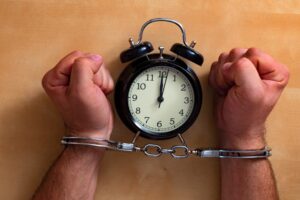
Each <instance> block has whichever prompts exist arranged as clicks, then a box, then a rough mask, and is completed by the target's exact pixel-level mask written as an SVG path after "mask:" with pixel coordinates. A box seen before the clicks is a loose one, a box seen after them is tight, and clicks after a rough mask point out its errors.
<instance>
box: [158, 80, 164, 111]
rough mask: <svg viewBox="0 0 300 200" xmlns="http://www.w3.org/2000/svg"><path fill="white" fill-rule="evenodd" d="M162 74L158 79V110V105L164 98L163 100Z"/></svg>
mask: <svg viewBox="0 0 300 200" xmlns="http://www.w3.org/2000/svg"><path fill="white" fill-rule="evenodd" d="M163 79H164V77H163V74H161V78H160V86H159V96H158V98H157V101H158V103H159V104H158V107H159V108H160V104H161V102H163V101H164V98H163Z"/></svg>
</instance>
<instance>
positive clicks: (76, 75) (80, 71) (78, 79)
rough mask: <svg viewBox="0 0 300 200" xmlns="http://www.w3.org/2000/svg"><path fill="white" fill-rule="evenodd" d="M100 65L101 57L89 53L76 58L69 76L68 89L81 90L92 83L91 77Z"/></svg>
mask: <svg viewBox="0 0 300 200" xmlns="http://www.w3.org/2000/svg"><path fill="white" fill-rule="evenodd" d="M101 65H102V57H101V56H99V55H89V56H86V57H80V58H77V59H76V60H75V61H74V63H73V65H72V71H71V78H70V89H71V90H72V88H73V89H75V90H76V91H82V90H86V89H88V87H90V86H91V85H93V84H94V82H93V77H94V74H96V73H97V72H98V71H99V69H100V67H101Z"/></svg>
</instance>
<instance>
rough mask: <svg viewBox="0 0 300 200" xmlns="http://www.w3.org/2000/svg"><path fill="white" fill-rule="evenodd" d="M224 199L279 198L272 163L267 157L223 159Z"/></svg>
mask: <svg viewBox="0 0 300 200" xmlns="http://www.w3.org/2000/svg"><path fill="white" fill-rule="evenodd" d="M221 174H222V194H221V195H222V200H227V199H230V200H235V199H239V200H246V199H249V200H253V199H264V200H271V199H272V200H275V199H278V194H277V190H276V185H275V180H274V175H273V171H272V168H271V164H270V162H269V160H267V159H248V160H247V159H244V160H242V159H223V160H222V161H221Z"/></svg>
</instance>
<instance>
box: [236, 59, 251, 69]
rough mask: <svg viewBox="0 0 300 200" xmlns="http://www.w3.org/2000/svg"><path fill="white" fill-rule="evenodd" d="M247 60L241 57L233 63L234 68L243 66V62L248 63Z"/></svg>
mask: <svg viewBox="0 0 300 200" xmlns="http://www.w3.org/2000/svg"><path fill="white" fill-rule="evenodd" d="M249 62H250V60H249V59H248V58H245V57H242V58H240V59H239V60H237V61H236V62H235V63H234V66H235V68H237V69H240V68H242V67H243V66H245V64H248V63H249Z"/></svg>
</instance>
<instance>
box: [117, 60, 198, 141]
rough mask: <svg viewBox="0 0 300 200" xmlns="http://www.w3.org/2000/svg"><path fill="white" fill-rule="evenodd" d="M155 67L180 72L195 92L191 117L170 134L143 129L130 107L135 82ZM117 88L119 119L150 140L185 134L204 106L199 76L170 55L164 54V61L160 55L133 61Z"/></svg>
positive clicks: (122, 75)
mask: <svg viewBox="0 0 300 200" xmlns="http://www.w3.org/2000/svg"><path fill="white" fill-rule="evenodd" d="M155 66H168V67H172V68H175V69H176V70H178V71H180V72H181V73H182V74H183V75H184V76H185V77H186V78H187V79H188V81H189V82H190V84H191V86H192V89H193V92H194V98H195V100H194V108H193V109H192V111H191V114H190V116H189V117H188V119H187V120H186V121H185V122H184V123H183V124H182V125H181V126H179V127H178V128H176V129H174V130H172V131H168V132H159V133H158V132H153V131H150V130H146V129H143V126H142V125H137V124H139V123H138V122H136V121H135V120H134V118H133V116H132V115H131V113H130V110H129V106H128V93H129V89H130V86H131V84H132V83H133V81H134V80H135V79H136V78H137V76H138V75H140V74H141V73H142V72H143V71H144V70H146V69H149V68H151V67H155ZM115 88H116V89H115V99H114V100H115V108H116V111H117V113H118V115H119V117H120V118H121V120H122V121H123V123H124V124H125V125H126V127H127V128H129V129H130V130H131V131H133V132H134V133H135V134H136V133H137V132H138V131H140V135H141V136H142V137H145V138H148V139H169V138H173V137H176V136H177V135H178V134H183V133H184V132H185V131H186V130H187V129H188V128H190V127H191V126H192V125H193V123H194V122H195V121H196V119H197V117H198V114H199V112H200V109H201V106H202V87H201V84H200V81H199V79H198V77H197V75H196V74H195V72H194V71H193V70H192V69H191V68H190V67H189V66H188V65H187V64H186V63H185V62H184V61H182V60H181V59H179V58H175V57H173V56H171V55H169V54H163V59H161V58H160V54H150V55H147V56H144V57H141V58H139V59H137V60H135V61H133V62H132V63H130V64H129V65H128V66H127V67H126V68H125V69H124V70H123V72H122V73H121V75H120V76H119V78H118V81H117V83H116V87H115ZM196 91H198V92H196ZM120 100H121V101H120Z"/></svg>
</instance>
